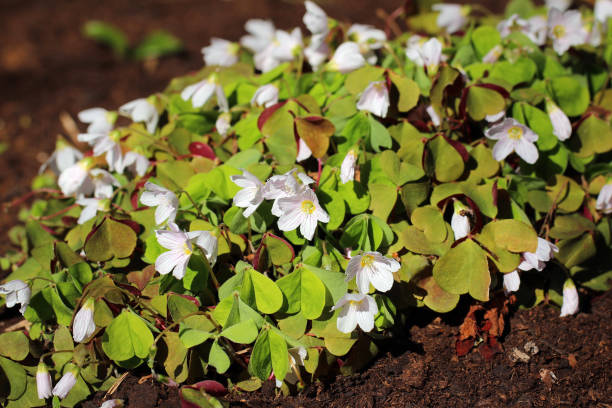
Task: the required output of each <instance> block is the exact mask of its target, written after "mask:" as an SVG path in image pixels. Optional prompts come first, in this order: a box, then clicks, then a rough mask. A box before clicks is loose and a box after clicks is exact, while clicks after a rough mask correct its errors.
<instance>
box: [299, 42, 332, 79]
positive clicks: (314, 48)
mask: <svg viewBox="0 0 612 408" xmlns="http://www.w3.org/2000/svg"><path fill="white" fill-rule="evenodd" d="M304 55H305V56H306V59H307V60H308V63H309V64H310V66H311V67H312V69H313V71H316V70H317V69H319V67H320V66H321V64H323V62H325V60H326V59H327V56H328V55H329V45H327V43H326V42H325V35H313V36H312V37H310V44H309V45H308V47H306V48H305V49H304Z"/></svg>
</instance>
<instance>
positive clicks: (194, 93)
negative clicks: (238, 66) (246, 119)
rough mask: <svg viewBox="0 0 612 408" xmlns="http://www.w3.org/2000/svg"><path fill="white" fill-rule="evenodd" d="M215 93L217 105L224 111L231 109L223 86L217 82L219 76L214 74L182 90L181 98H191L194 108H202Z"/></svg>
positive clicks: (186, 99)
mask: <svg viewBox="0 0 612 408" xmlns="http://www.w3.org/2000/svg"><path fill="white" fill-rule="evenodd" d="M213 94H215V95H216V96H217V105H219V109H220V110H221V111H222V112H226V111H227V110H229V106H228V104H227V99H226V98H225V93H223V87H222V86H221V85H219V84H218V83H217V76H216V75H215V74H212V75H211V76H209V77H208V78H206V79H204V80H203V81H200V82H198V83H195V84H193V85H189V86H187V87H185V89H183V91H182V92H181V98H183V100H185V101H188V100H189V99H191V103H192V105H193V107H194V108H200V107H202V106H204V104H206V102H208V100H209V99H210V98H212V96H213Z"/></svg>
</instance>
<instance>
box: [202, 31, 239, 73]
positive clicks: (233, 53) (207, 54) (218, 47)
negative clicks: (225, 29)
mask: <svg viewBox="0 0 612 408" xmlns="http://www.w3.org/2000/svg"><path fill="white" fill-rule="evenodd" d="M239 50H240V47H239V45H238V44H236V43H233V42H231V41H227V40H224V39H222V38H215V37H213V38H211V39H210V45H209V46H208V47H204V48H202V55H203V56H204V62H205V63H206V65H219V66H221V67H231V66H232V65H234V64H235V63H237V62H238V51H239Z"/></svg>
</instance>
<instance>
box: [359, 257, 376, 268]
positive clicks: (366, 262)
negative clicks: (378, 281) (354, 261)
mask: <svg viewBox="0 0 612 408" xmlns="http://www.w3.org/2000/svg"><path fill="white" fill-rule="evenodd" d="M360 263H361V267H362V268H365V267H366V266H372V264H373V263H374V257H373V256H372V255H364V256H362V257H361V262H360Z"/></svg>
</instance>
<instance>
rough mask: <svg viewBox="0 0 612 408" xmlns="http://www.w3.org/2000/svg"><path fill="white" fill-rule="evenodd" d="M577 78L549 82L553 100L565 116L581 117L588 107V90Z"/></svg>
mask: <svg viewBox="0 0 612 408" xmlns="http://www.w3.org/2000/svg"><path fill="white" fill-rule="evenodd" d="M578 78H579V77H575V76H566V77H557V78H553V79H551V80H550V90H551V92H552V94H553V98H554V99H555V101H556V102H557V105H559V107H560V108H561V109H562V110H563V112H565V114H566V115H567V116H579V115H582V114H583V113H584V111H586V109H587V108H588V106H589V102H590V99H591V98H590V95H589V88H588V86H586V84H584V83H582V82H581V81H580V80H579V79H578Z"/></svg>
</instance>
